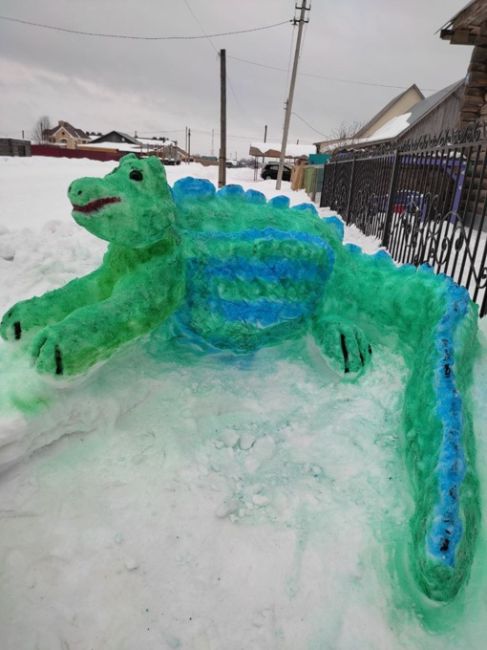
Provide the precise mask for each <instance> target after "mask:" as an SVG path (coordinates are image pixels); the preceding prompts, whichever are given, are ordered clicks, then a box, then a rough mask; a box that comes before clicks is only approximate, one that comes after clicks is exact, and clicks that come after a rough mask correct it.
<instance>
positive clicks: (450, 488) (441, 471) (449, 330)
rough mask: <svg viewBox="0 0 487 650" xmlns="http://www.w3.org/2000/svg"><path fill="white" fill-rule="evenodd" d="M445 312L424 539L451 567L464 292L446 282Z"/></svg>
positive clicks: (458, 525) (460, 456)
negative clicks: (431, 499)
mask: <svg viewBox="0 0 487 650" xmlns="http://www.w3.org/2000/svg"><path fill="white" fill-rule="evenodd" d="M448 282H449V286H448V290H447V310H446V313H445V315H444V316H443V318H442V319H441V321H440V324H439V326H438V329H437V332H436V342H435V348H436V352H437V354H438V361H437V365H436V368H435V385H436V394H437V411H436V412H437V415H438V418H439V419H440V422H441V427H442V431H443V434H442V440H441V445H440V453H439V458H438V465H437V467H436V476H437V481H438V491H439V499H438V501H437V503H436V505H435V508H434V511H433V523H432V525H431V528H430V531H429V533H428V535H427V548H428V551H429V552H430V553H431V554H432V555H433V556H434V557H435V558H436V559H437V560H438V561H440V562H441V563H442V564H445V565H447V566H449V567H453V566H454V565H455V555H456V550H457V547H458V544H459V543H460V540H461V538H462V534H463V524H462V521H461V517H460V489H461V485H462V483H463V480H464V478H465V473H466V459H465V451H464V446H463V442H464V441H463V435H462V434H463V420H464V418H463V408H462V400H461V397H460V395H459V393H458V390H457V387H456V384H455V374H454V367H455V357H454V335H455V331H456V330H457V328H458V326H459V324H460V322H461V320H462V319H463V318H464V317H465V316H466V315H467V312H468V306H469V302H470V298H469V295H468V292H467V291H466V290H465V289H463V288H462V287H459V286H457V285H455V284H454V283H453V282H451V281H450V280H448Z"/></svg>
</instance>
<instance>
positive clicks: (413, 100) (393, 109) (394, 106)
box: [315, 84, 424, 153]
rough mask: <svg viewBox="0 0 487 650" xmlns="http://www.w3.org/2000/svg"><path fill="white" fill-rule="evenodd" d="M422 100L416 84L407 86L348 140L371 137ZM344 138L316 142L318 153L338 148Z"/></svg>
mask: <svg viewBox="0 0 487 650" xmlns="http://www.w3.org/2000/svg"><path fill="white" fill-rule="evenodd" d="M423 99H424V95H423V93H422V92H421V91H420V89H419V88H418V87H417V85H416V84H413V85H412V86H409V88H407V89H406V90H404V91H403V92H401V93H399V95H397V97H394V99H391V101H390V102H388V103H387V104H386V105H385V106H384V107H383V108H381V110H380V111H379V112H378V113H377V114H376V115H374V117H373V118H372V119H370V120H369V121H368V122H366V124H364V125H363V126H362V127H360V128H359V129H358V130H357V131H356V132H355V133H354V134H353V136H351V137H350V138H349V139H350V140H354V141H355V140H360V139H362V138H369V137H371V136H372V135H373V134H374V133H375V132H376V131H378V130H379V129H380V128H381V127H383V126H384V125H385V124H387V123H388V122H389V121H390V120H392V119H394V118H395V117H398V116H399V115H402V114H404V113H406V112H408V111H410V110H411V109H412V107H413V106H415V105H416V104H418V102H420V101H422V100H423ZM343 140H344V138H330V139H328V140H321V141H320V142H316V143H315V145H316V147H317V151H318V153H321V152H325V151H329V150H330V149H334V148H335V147H339V146H340V145H341V144H342V143H343Z"/></svg>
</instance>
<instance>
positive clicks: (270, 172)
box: [260, 163, 292, 181]
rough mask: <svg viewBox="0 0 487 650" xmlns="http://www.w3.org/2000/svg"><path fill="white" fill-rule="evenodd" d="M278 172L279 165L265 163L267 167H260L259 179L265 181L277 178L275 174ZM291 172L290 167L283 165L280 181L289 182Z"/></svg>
mask: <svg viewBox="0 0 487 650" xmlns="http://www.w3.org/2000/svg"><path fill="white" fill-rule="evenodd" d="M278 170H279V163H267V165H264V166H263V167H262V171H261V173H260V177H261V178H263V179H264V180H265V181H266V180H267V179H268V178H274V179H275V178H277V172H278ZM291 170H292V167H290V166H289V165H284V169H283V171H282V180H283V181H290V180H291Z"/></svg>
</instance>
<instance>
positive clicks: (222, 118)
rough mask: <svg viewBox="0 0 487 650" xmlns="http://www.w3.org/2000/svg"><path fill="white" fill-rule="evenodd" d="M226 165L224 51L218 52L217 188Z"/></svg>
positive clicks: (225, 67) (222, 177) (223, 179)
mask: <svg viewBox="0 0 487 650" xmlns="http://www.w3.org/2000/svg"><path fill="white" fill-rule="evenodd" d="M226 163H227V62H226V50H220V156H219V160H218V187H223V186H224V185H225V183H226V180H227V179H226V173H227V168H226Z"/></svg>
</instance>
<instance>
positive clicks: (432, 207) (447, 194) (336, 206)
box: [320, 123, 487, 316]
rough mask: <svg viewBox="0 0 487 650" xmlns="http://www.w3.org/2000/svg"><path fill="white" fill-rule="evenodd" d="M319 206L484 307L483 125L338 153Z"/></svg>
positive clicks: (486, 161)
mask: <svg viewBox="0 0 487 650" xmlns="http://www.w3.org/2000/svg"><path fill="white" fill-rule="evenodd" d="M320 205H321V206H322V207H330V208H331V209H333V210H336V212H337V213H338V214H339V215H341V216H342V217H343V219H344V220H345V221H346V223H347V224H355V225H356V226H357V227H358V228H360V230H361V231H362V232H363V233H365V234H366V235H373V236H374V237H377V238H378V239H379V240H380V241H381V243H382V245H383V246H384V247H385V248H387V249H388V250H389V252H390V253H391V255H392V257H393V259H394V260H395V261H397V262H400V263H409V264H414V265H420V264H424V263H427V264H429V265H430V266H431V267H432V268H433V269H434V270H435V271H436V272H437V273H445V274H447V275H449V276H450V277H452V278H453V279H454V280H455V281H456V282H458V284H462V285H463V286H465V287H466V288H467V289H468V290H469V292H470V295H471V297H472V299H473V300H474V301H476V302H477V303H478V304H479V306H480V315H481V316H484V315H485V314H487V288H486V287H487V124H485V123H477V124H474V125H470V126H468V127H466V128H464V129H458V130H451V129H447V130H445V131H442V132H441V133H440V134H439V135H438V136H428V135H423V136H421V137H420V138H418V139H417V140H408V141H406V142H402V143H401V144H400V145H396V147H391V146H382V147H379V148H377V147H376V148H373V149H372V148H370V149H361V150H360V151H353V152H345V153H343V152H342V153H337V154H335V155H334V156H333V157H332V158H331V160H330V161H329V162H328V163H327V164H326V165H325V174H324V178H323V185H322V191H321V198H320Z"/></svg>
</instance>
